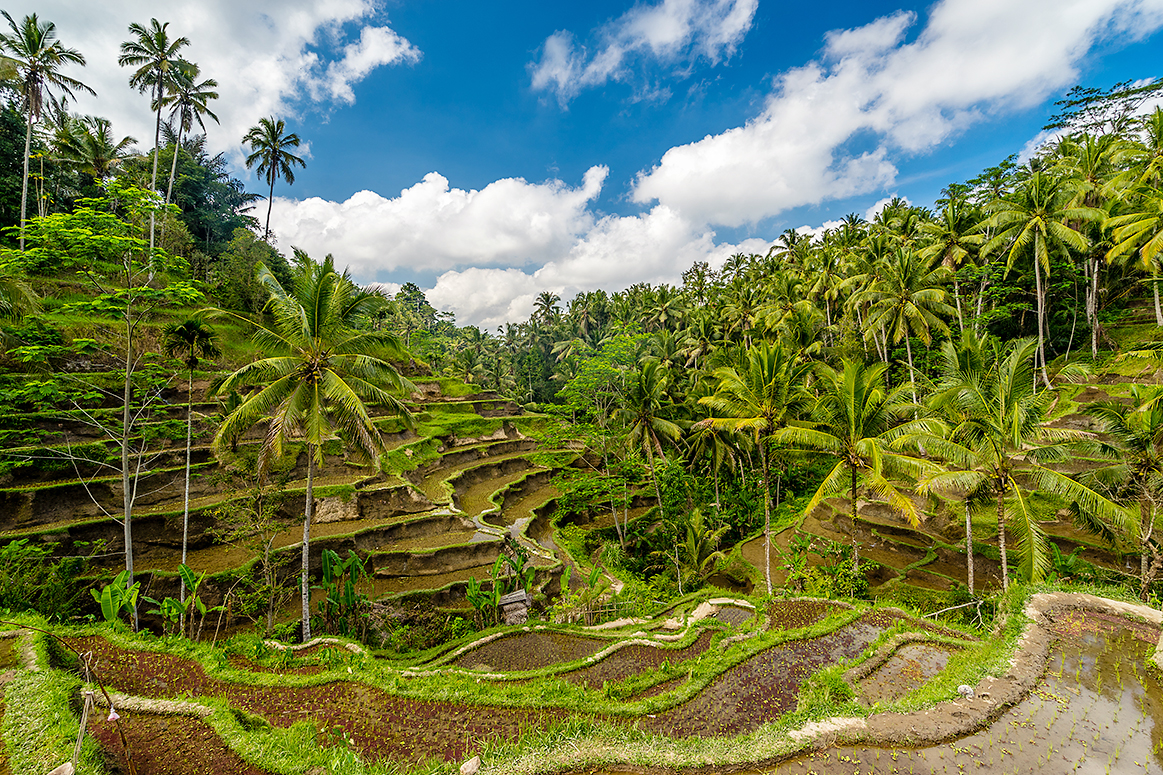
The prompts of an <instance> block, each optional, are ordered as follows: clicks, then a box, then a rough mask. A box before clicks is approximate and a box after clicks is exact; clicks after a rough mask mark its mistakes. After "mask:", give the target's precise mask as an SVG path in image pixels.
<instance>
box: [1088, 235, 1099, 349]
mask: <svg viewBox="0 0 1163 775" xmlns="http://www.w3.org/2000/svg"><path fill="white" fill-rule="evenodd" d="M1090 264H1091V267H1090V268H1091V272H1090V286H1089V288H1088V290H1089V293H1088V294H1087V304H1088V305H1089V306H1087V308H1086V319H1087V322H1089V323H1090V357H1092V358H1097V357H1098V258H1097V257H1095V258H1091V260H1090Z"/></svg>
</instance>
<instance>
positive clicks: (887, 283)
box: [852, 248, 956, 403]
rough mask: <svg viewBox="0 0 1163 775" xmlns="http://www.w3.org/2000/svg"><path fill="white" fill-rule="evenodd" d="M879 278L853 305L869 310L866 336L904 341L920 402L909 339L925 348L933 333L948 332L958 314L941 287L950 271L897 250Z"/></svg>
mask: <svg viewBox="0 0 1163 775" xmlns="http://www.w3.org/2000/svg"><path fill="white" fill-rule="evenodd" d="M877 274H878V277H877V278H876V279H875V280H874V281H873V282H872V284H871V285H870V286H869V287H867V288H865V289H864V290H863V291H860V292H858V293H857V294H855V296H853V299H852V302H853V303H854V304H859V305H867V306H868V318H867V319H866V321H865V326H866V328H867V330H868V334H866V336H872V335H873V334H874V333H875V332H876V331H882V332H884V336H885V342H886V344H887V343H888V342H892V343H893V344H899V343H900V341H901V340H902V339H903V340H904V343H905V354H906V356H907V358H908V363H909V383H910V384H911V385H912V389H913V402H914V403H916V400H917V376H916V370H915V369H914V368H913V346H912V344H911V343H910V342H909V340H910V338H912V337H914V336H915V337H917V338H918V339H920V340H921V341H922V342H924V343H925V345H926V346H927V345H929V344H930V343H931V342H932V339H933V338H932V331H933V329H936V330H937V331H941V332H944V331H948V330H949V327H948V326H947V325H945V321H944V320H943V318H944V317H950V316H952V315H953V314H955V313H956V310H954V309H953V308H952V307H950V306H949V305H948V304H946V303H945V291H943V290H942V289H941V287H940V286H941V284H942V283H943V282H944V280H945V277H946V276H947V275H948V270H947V269H946V268H945V267H943V266H941V265H937V266H933V265H932V262H931V261H928V260H925V259H923V258H921V257H920V256H919V255H917V253H915V252H914V251H912V250H909V249H907V248H897V249H896V250H894V251H893V252H892V254H891V255H890V256H889V258H888V260H886V261H882V262H880V263H879V266H878V270H877Z"/></svg>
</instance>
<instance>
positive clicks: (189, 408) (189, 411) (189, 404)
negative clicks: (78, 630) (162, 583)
mask: <svg viewBox="0 0 1163 775" xmlns="http://www.w3.org/2000/svg"><path fill="white" fill-rule="evenodd" d="M193 417H194V370H193V369H190V377H189V379H188V380H187V381H186V491H185V495H184V496H183V498H182V565H185V564H186V546H187V545H188V544H189V539H190V444H191V441H192V439H193V427H194V423H193ZM178 576H179V578H180V579H181V587H180V590H179V592H178V600H179V602H181V603H182V617H181V627H182V630H183V631H185V627H186V605H185V604H186V578H185V576H182V574H180V573H179V574H178Z"/></svg>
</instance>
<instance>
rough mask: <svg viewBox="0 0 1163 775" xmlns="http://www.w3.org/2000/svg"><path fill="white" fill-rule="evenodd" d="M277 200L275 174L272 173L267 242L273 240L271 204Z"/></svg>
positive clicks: (268, 203)
mask: <svg viewBox="0 0 1163 775" xmlns="http://www.w3.org/2000/svg"><path fill="white" fill-rule="evenodd" d="M274 202H275V176H274V175H273V174H272V175H271V194H270V196H268V197H267V226H266V234H265V235H264V236H263V239H264V240H266V241H267V242H270V241H271V205H273V204H274Z"/></svg>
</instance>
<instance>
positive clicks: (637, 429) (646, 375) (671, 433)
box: [617, 360, 682, 516]
mask: <svg viewBox="0 0 1163 775" xmlns="http://www.w3.org/2000/svg"><path fill="white" fill-rule="evenodd" d="M665 395H666V377H665V375H664V374H663V372H662V369H661V368H660V367H659V365H658V362H657V361H655V360H646V361H644V362H643V363H642V368H641V369H639V370H638V372H637V373H636V374H635V375H634V377H633V379H631V381H630V385H629V387H628V389H627V391H626V397H625V401H626V404H625V406H623V407H622V408H621V409H619V410H618V411H617V416H618V418H619V419H620V420H622V421H623V422H625V423H626V425H627V430H626V446H627V447H629V448H630V449H635V450H641V451H643V452H645V453H646V461H647V465H648V466H649V467H650V478H651V480H652V481H653V482H654V495H655V497H656V498H658V510H659V512H660V513H662V512H663V507H662V491H661V490H660V489H659V487H658V472H657V471H656V470H655V465H654V457H655V455H657V456H658V457H665V454H664V452H663V449H662V444H663V442H664V441H665V442H667V443H674V442H676V441H678V440H679V438H681V437H682V429H681V428H679V426H678V425H677V424H675V423H673V422H671V421H670V420H667V419H664V418H662V417H660V416H659V413H660V412H661V411H662V399H663V397H664V396H665ZM663 516H665V514H663Z"/></svg>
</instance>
